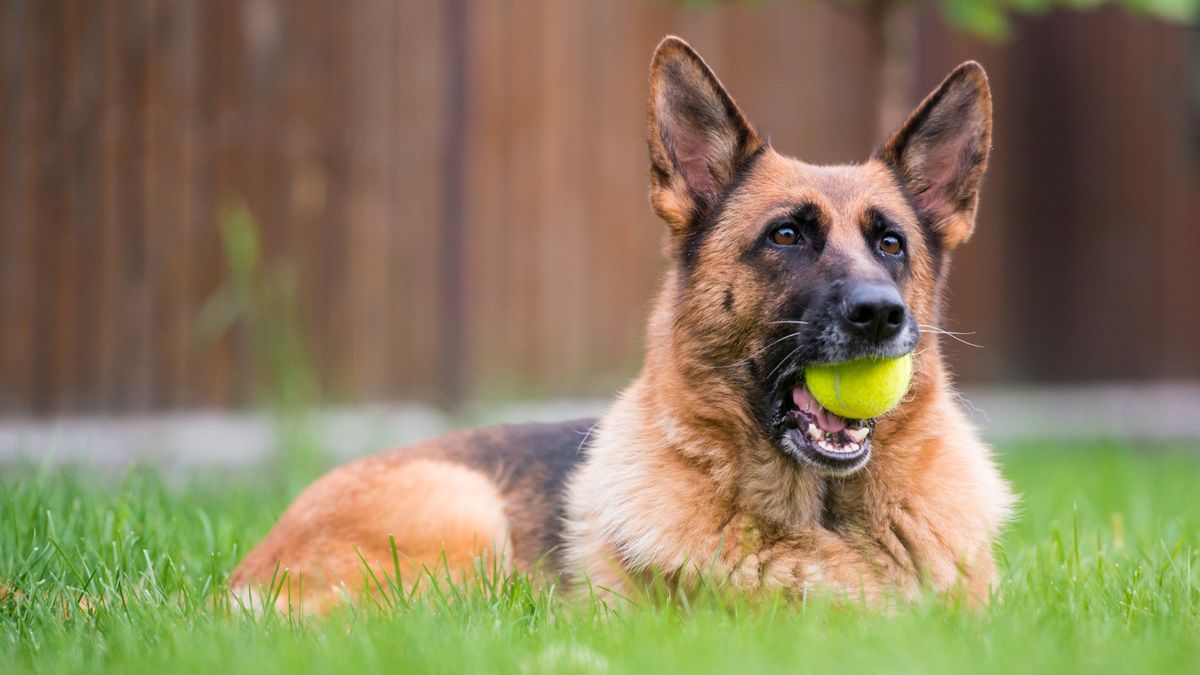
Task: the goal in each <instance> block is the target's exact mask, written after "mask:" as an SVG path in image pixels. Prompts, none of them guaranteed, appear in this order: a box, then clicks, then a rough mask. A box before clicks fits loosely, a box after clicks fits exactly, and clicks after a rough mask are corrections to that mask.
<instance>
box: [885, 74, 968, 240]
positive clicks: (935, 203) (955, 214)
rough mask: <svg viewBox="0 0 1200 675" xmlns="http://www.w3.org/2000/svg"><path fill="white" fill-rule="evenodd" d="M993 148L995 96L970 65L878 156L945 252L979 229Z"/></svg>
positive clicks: (933, 96) (935, 93) (925, 104)
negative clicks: (984, 183) (981, 195)
mask: <svg viewBox="0 0 1200 675" xmlns="http://www.w3.org/2000/svg"><path fill="white" fill-rule="evenodd" d="M991 147H992V94H991V91H990V90H989V89H988V81H987V74H986V73H985V72H984V71H983V67H982V66H980V65H979V64H978V63H975V62H974V61H968V62H966V63H964V64H962V65H961V66H959V67H958V68H955V69H954V72H952V73H950V75H949V77H947V78H946V79H945V81H943V82H942V84H941V85H940V86H939V87H938V88H937V89H935V90H934V91H933V93H931V94H930V95H929V96H928V97H926V99H925V100H924V101H922V102H921V105H919V106H917V109H916V110H914V111H913V113H912V115H910V116H909V118H908V121H906V122H905V123H904V125H903V126H902V127H900V130H899V131H897V132H896V133H895V134H893V135H892V137H891V138H890V139H888V141H887V143H885V144H884V145H883V148H882V149H881V150H880V151H879V152H878V153H877V155H876V156H877V157H878V158H879V159H880V160H882V161H883V162H884V163H886V164H888V165H889V166H891V167H892V168H893V169H894V170H895V171H896V174H897V176H898V177H899V179H900V181H901V182H902V183H903V184H904V186H905V187H906V188H907V189H908V192H909V194H910V195H912V199H913V203H914V206H915V207H916V209H917V211H918V212H919V215H920V216H921V218H922V219H924V220H925V221H926V222H928V223H929V224H930V225H931V227H932V228H933V229H934V231H935V232H936V233H937V234H938V235H940V237H941V239H942V245H943V246H944V247H945V248H946V249H952V248H954V247H955V246H957V245H959V244H961V243H962V242H964V241H966V240H967V238H968V237H970V236H971V232H972V230H974V229H975V208H976V205H977V204H978V202H979V185H980V183H981V181H982V179H983V172H984V170H985V169H986V168H987V160H988V153H989V152H990V151H991Z"/></svg>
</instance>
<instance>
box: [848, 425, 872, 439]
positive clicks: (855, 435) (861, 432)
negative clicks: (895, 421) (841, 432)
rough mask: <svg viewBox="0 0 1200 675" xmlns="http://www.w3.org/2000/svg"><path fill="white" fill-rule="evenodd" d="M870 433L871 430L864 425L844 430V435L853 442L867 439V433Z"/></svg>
mask: <svg viewBox="0 0 1200 675" xmlns="http://www.w3.org/2000/svg"><path fill="white" fill-rule="evenodd" d="M870 433H871V430H870V429H868V428H866V427H859V428H857V429H847V430H846V435H847V436H849V437H850V438H851V439H853V440H854V442H855V443H862V442H863V441H865V440H867V434H870Z"/></svg>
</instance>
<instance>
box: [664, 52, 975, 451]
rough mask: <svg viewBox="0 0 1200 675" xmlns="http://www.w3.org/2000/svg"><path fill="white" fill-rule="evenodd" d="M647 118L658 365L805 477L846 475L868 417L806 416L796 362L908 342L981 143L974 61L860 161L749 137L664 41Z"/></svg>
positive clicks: (863, 443)
mask: <svg viewBox="0 0 1200 675" xmlns="http://www.w3.org/2000/svg"><path fill="white" fill-rule="evenodd" d="M648 121H649V129H648V131H649V144H650V170H651V201H652V203H653V205H654V208H655V210H656V211H657V213H658V214H659V215H660V216H661V217H662V218H663V219H664V220H665V221H666V222H667V224H668V225H669V226H670V230H671V231H670V238H669V251H670V256H671V262H672V266H671V272H670V275H669V280H668V286H667V289H666V291H665V293H667V294H668V295H669V296H670V297H669V303H670V305H671V307H673V311H671V312H670V325H669V326H664V327H662V329H661V332H662V333H664V338H666V340H667V341H668V342H669V350H670V358H671V359H673V360H674V361H675V363H676V364H677V365H678V370H679V371H680V372H682V373H683V374H684V377H685V381H686V382H687V386H688V387H694V388H695V389H696V392H695V393H696V396H695V398H696V400H698V401H704V402H706V403H711V406H706V407H708V408H709V409H711V410H713V411H716V412H713V413H711V414H713V415H715V416H720V415H725V416H726V417H733V418H738V419H739V420H740V421H741V423H742V426H744V427H749V429H748V430H749V431H751V432H752V433H756V434H759V435H761V436H762V437H765V438H767V439H769V440H770V441H771V442H772V443H774V444H775V445H776V446H777V447H778V448H779V449H780V450H781V451H782V452H784V453H786V454H788V455H790V456H792V457H793V458H795V459H796V460H797V461H800V462H803V463H805V464H808V465H811V466H813V467H815V468H816V469H818V470H820V471H822V472H825V473H831V474H847V473H850V472H853V471H856V470H858V469H859V468H861V467H862V466H864V465H865V464H866V462H867V461H868V459H869V457H870V452H871V440H872V434H873V431H874V428H875V421H874V420H847V419H842V418H840V417H838V416H836V415H834V414H832V413H830V412H828V411H826V410H824V409H823V408H822V407H821V406H820V404H818V403H817V402H816V400H815V399H814V398H813V397H812V396H811V395H810V394H809V393H808V392H807V390H806V389H805V386H804V381H803V378H804V371H805V368H806V367H807V366H809V365H811V364H816V363H835V362H840V361H847V360H851V359H857V358H861V357H867V356H875V357H897V356H901V355H904V354H907V353H910V352H913V351H914V350H915V349H916V347H917V344H918V341H919V339H920V335H921V329H922V328H923V327H930V326H931V325H933V324H934V323H935V322H936V318H937V317H936V315H937V309H938V294H939V286H940V283H941V278H942V275H943V274H944V271H945V269H946V260H947V256H948V255H949V253H950V252H951V251H952V250H953V249H954V248H955V247H956V246H958V245H959V244H961V243H962V242H963V241H965V240H966V239H967V238H968V237H969V236H970V234H971V231H972V229H973V227H974V221H975V210H976V204H977V195H978V189H979V185H980V181H981V178H982V176H983V172H984V168H985V166H986V164H987V156H988V151H989V148H990V143H991V141H990V138H991V97H990V93H989V90H988V85H987V77H986V75H985V74H984V72H983V69H982V68H981V67H980V66H979V65H978V64H976V63H965V64H963V65H961V66H959V67H958V68H957V69H956V70H955V71H954V72H952V73H951V74H950V76H949V77H947V78H946V80H945V81H944V82H943V83H942V84H941V85H940V86H939V87H938V88H937V89H936V90H935V91H934V92H933V93H932V94H930V95H929V97H928V98H926V99H925V100H924V101H923V102H922V103H921V104H920V105H919V106H918V107H917V109H916V110H915V111H914V112H913V113H912V115H911V116H910V117H909V118H908V120H907V121H906V122H905V123H904V124H903V125H902V126H901V128H900V129H899V131H897V132H896V133H895V134H894V135H892V137H891V138H890V139H888V140H887V142H886V143H884V145H883V146H882V148H881V149H879V150H878V151H877V152H876V153H875V154H874V156H872V157H871V158H870V159H869V160H868V161H867V162H865V163H863V164H857V165H849V166H814V165H810V164H805V163H804V162H801V161H798V160H795V159H792V158H790V157H785V156H783V155H781V154H779V153H777V152H776V151H775V150H774V149H772V148H771V147H770V146H769V145H767V144H766V143H765V142H764V141H763V140H762V138H760V137H759V135H758V134H757V133H756V132H755V131H754V129H753V127H752V126H751V125H750V123H749V121H748V120H747V119H746V117H745V116H744V115H743V114H742V113H741V111H740V110H738V108H737V106H736V105H735V104H734V102H733V99H732V98H731V97H730V96H729V94H728V93H727V92H726V91H725V89H724V88H723V87H722V86H721V83H720V82H719V81H718V80H717V78H716V76H715V75H714V74H713V72H712V71H711V70H710V69H709V68H708V66H707V65H706V64H705V63H704V61H703V60H702V59H701V58H700V57H699V55H697V54H696V53H695V52H694V51H693V50H692V49H691V48H690V47H689V46H688V45H687V44H686V43H684V42H683V41H682V40H679V39H678V38H667V39H666V40H664V41H663V42H662V44H661V45H659V48H658V51H657V52H656V53H655V56H654V61H653V65H652V67H651V74H650V97H649V115H648ZM668 336H669V337H668ZM916 364H917V365H916V367H917V369H918V371H919V370H920V368H921V364H922V358H921V354H920V353H918V355H917V359H916ZM710 392H711V393H710ZM731 397H732V398H734V399H735V400H737V401H738V402H739V404H738V406H737V408H738V410H737V411H736V412H734V413H732V414H730V413H729V406H728V405H723V404H722V403H723V402H725V401H728V400H729V399H730V398H731ZM698 414H700V415H703V414H706V413H703V412H699V413H698ZM725 421H728V420H725Z"/></svg>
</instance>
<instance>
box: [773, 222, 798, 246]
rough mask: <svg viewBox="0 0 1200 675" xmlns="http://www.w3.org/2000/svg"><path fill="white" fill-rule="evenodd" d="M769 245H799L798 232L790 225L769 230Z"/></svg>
mask: <svg viewBox="0 0 1200 675" xmlns="http://www.w3.org/2000/svg"><path fill="white" fill-rule="evenodd" d="M771 243H772V244H775V245H777V246H795V245H796V244H799V243H800V231H799V230H797V229H796V228H795V227H792V226H791V225H780V226H779V227H777V228H775V229H774V230H771Z"/></svg>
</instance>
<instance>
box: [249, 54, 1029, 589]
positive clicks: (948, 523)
mask: <svg viewBox="0 0 1200 675" xmlns="http://www.w3.org/2000/svg"><path fill="white" fill-rule="evenodd" d="M930 120H933V121H935V122H936V123H937V124H935V125H933V126H930V125H929V122H930ZM990 128H991V100H990V95H989V94H988V93H987V82H986V77H985V76H984V75H983V71H982V69H981V68H979V66H978V65H976V64H965V65H964V66H961V67H960V68H959V69H958V70H956V71H955V72H954V73H952V74H951V76H950V77H949V78H947V80H946V82H944V83H943V84H942V86H941V87H939V89H938V90H937V91H936V92H935V93H934V94H932V95H931V96H930V97H929V98H928V99H926V100H925V101H924V102H923V103H922V104H921V106H919V107H918V109H917V110H916V111H915V112H914V113H913V116H912V117H911V118H910V119H909V121H908V122H906V124H905V125H904V127H902V128H901V130H900V131H898V132H897V133H896V134H895V135H894V136H893V137H892V138H891V139H889V140H888V142H887V143H886V144H885V145H884V146H883V149H882V150H881V151H880V152H879V153H878V155H877V156H876V157H874V158H872V159H870V160H869V161H867V162H865V163H863V164H859V165H849V166H833V167H823V166H813V165H809V164H805V163H803V162H800V161H798V160H795V159H792V158H789V157H785V156H783V155H781V154H779V153H777V152H776V151H775V150H774V149H772V148H770V147H767V146H766V145H765V144H764V143H763V142H762V140H761V139H760V137H759V136H758V134H757V133H755V132H754V130H753V129H752V128H751V127H750V125H749V122H748V121H747V120H746V118H745V116H744V115H742V113H741V112H740V111H738V109H737V107H736V106H735V105H734V103H733V100H732V98H731V97H729V95H728V94H727V93H725V90H724V88H723V87H722V86H721V85H720V83H719V81H717V79H716V77H715V75H713V74H712V71H711V70H710V69H709V68H708V67H707V66H706V65H705V64H704V62H703V61H702V60H700V58H699V56H697V55H696V54H695V53H694V52H693V51H692V50H691V49H690V48H689V47H688V46H687V45H686V44H684V43H683V42H682V41H680V40H678V39H676V38H668V39H667V40H665V41H664V42H663V44H662V45H660V47H659V50H658V52H657V53H656V56H655V59H654V62H653V64H652V68H651V87H650V99H649V119H648V135H649V136H648V140H649V146H650V153H651V201H652V204H653V205H654V207H655V209H656V211H657V212H658V213H659V214H660V215H661V216H662V217H663V219H664V220H665V221H666V222H667V223H668V225H669V226H670V232H669V236H668V240H667V241H668V246H667V252H668V255H669V256H670V258H671V262H672V265H671V267H670V268H669V271H668V272H667V274H666V277H665V280H664V283H663V286H662V289H661V291H660V293H659V295H658V297H657V299H656V301H655V303H654V308H653V311H652V313H651V317H650V320H649V324H648V327H647V335H646V344H647V346H646V359H645V364H644V366H643V369H642V372H641V374H640V375H639V376H638V377H637V379H636V380H635V381H634V382H633V384H632V385H631V386H630V387H629V388H627V389H626V390H625V391H624V392H623V393H622V394H621V395H620V396H619V398H618V399H617V401H616V402H615V403H614V404H613V406H612V407H611V409H610V410H609V411H608V412H607V414H606V415H605V416H604V417H603V419H602V420H600V422H599V423H598V424H597V425H595V428H594V429H592V428H587V427H584V428H585V429H586V433H583V434H581V435H577V434H579V430H578V429H575V430H574V431H570V430H563V429H558V430H549V429H542V430H534V431H527V432H526V431H521V430H520V429H519V428H513V429H511V430H485V431H480V432H467V433H460V434H457V435H452V436H448V437H445V438H443V439H439V440H436V441H433V442H430V443H426V444H423V445H418V446H415V447H413V448H409V449H405V450H400V451H394V452H393V453H389V454H387V455H381V456H380V457H377V458H372V459H368V460H364V461H362V462H358V463H355V464H351V465H349V466H347V467H343V468H341V469H338V470H336V471H334V472H333V473H331V474H330V475H328V476H326V477H325V478H323V479H321V480H320V481H318V482H317V483H316V484H315V485H314V486H312V487H311V488H309V490H308V491H306V492H305V493H304V494H302V495H301V496H300V497H299V498H298V499H297V500H296V502H295V504H293V505H292V506H291V507H290V508H289V509H288V511H287V513H285V514H284V516H283V518H282V520H281V522H280V524H279V525H278V526H276V528H275V530H273V531H272V533H271V534H270V536H268V538H267V539H266V540H265V541H264V542H263V543H262V544H261V545H260V546H259V547H258V548H257V549H256V550H255V551H254V552H253V553H252V554H251V555H250V556H249V557H248V558H247V559H246V560H245V561H244V562H243V563H242V565H241V566H240V567H239V569H238V571H237V572H236V573H235V575H234V584H235V586H238V587H239V588H240V589H248V588H253V587H254V585H255V584H262V583H264V582H265V581H266V580H268V579H270V577H271V575H272V573H273V570H274V569H275V566H276V564H279V565H282V567H283V568H284V569H287V570H289V571H290V573H291V574H292V576H293V578H294V577H297V576H298V577H302V578H303V579H304V590H303V595H304V596H305V597H306V598H310V599H311V601H314V602H317V603H318V604H319V603H323V602H326V601H327V599H328V598H329V597H331V594H330V590H329V589H331V588H334V587H338V586H341V585H345V586H347V587H352V588H353V589H354V590H356V591H357V590H362V588H363V582H362V578H363V577H362V563H361V560H360V559H359V558H358V555H357V554H356V553H355V548H357V549H358V550H361V551H362V552H363V554H364V556H365V557H366V559H367V560H368V561H369V562H370V564H371V565H372V566H373V568H375V569H378V570H379V571H380V573H381V574H389V573H390V572H391V562H390V561H391V555H390V550H389V548H388V546H387V542H388V539H387V537H388V535H389V534H390V535H394V536H395V539H396V542H397V545H398V547H399V549H400V551H401V554H402V559H403V561H402V571H403V573H404V574H405V576H406V577H408V576H409V575H411V574H412V573H414V572H415V571H417V570H418V569H420V568H421V567H422V566H427V565H432V564H435V563H436V562H437V561H438V559H439V556H440V555H441V553H442V552H443V551H444V553H445V555H446V559H447V561H448V562H449V564H450V567H451V569H453V570H456V571H459V572H461V571H463V570H465V569H466V568H467V567H468V566H469V564H470V561H471V559H472V558H473V557H474V556H478V555H479V554H481V553H487V554H488V555H491V556H501V557H503V558H504V559H505V560H507V561H510V562H512V563H514V564H515V565H516V566H517V567H518V568H520V569H523V570H533V569H534V568H535V567H536V566H537V561H538V560H540V559H542V557H545V556H550V557H552V558H553V559H554V564H553V565H552V567H554V568H555V570H556V571H559V572H562V573H563V574H565V575H566V578H567V579H569V580H572V581H574V582H575V584H576V587H579V586H580V585H582V584H583V583H584V582H585V581H586V583H588V584H590V585H591V586H592V587H593V588H602V589H603V588H606V589H611V590H612V591H615V592H617V593H620V594H625V593H627V592H628V591H630V590H632V588H633V587H635V586H636V585H637V584H638V583H640V580H642V579H644V578H646V576H647V575H649V574H651V573H660V574H663V575H666V576H667V577H669V578H672V579H678V580H685V581H686V580H688V579H691V578H694V577H695V576H696V575H698V574H715V575H716V577H717V580H718V581H722V580H727V581H728V582H730V583H732V584H734V585H736V586H737V587H740V588H745V589H748V590H754V589H761V588H782V589H785V590H788V591H794V592H797V593H801V592H809V591H814V590H825V591H829V592H833V593H839V594H846V595H849V596H853V597H860V596H861V597H865V598H868V599H872V600H878V599H880V598H883V597H885V596H888V595H899V596H900V597H913V596H915V595H916V594H917V593H919V592H921V591H922V590H923V589H931V590H934V591H937V592H951V591H961V592H965V593H966V594H967V596H968V597H969V598H970V599H972V600H973V601H975V602H985V601H986V600H987V598H988V595H989V591H990V590H991V589H992V588H993V587H994V585H995V582H996V570H995V564H994V561H993V554H992V545H993V542H994V540H995V537H996V535H997V532H998V531H999V528H1000V527H1001V526H1002V524H1003V523H1004V521H1005V519H1006V518H1007V517H1008V513H1009V510H1010V507H1011V504H1012V502H1013V497H1012V495H1011V492H1010V490H1009V488H1008V486H1007V484H1006V483H1005V482H1004V480H1003V479H1002V478H1001V477H1000V474H999V473H998V471H997V469H996V467H995V465H994V463H993V461H992V459H991V455H990V452H989V450H988V448H987V447H986V446H985V445H983V443H982V442H981V441H980V440H979V438H978V436H977V434H976V432H975V431H974V430H973V429H972V428H971V426H970V424H969V423H968V422H967V420H966V419H965V417H964V415H963V414H962V412H961V410H960V408H959V406H958V405H957V403H956V402H955V394H954V391H953V389H952V385H951V383H950V379H949V376H948V374H947V372H946V370H945V367H944V366H943V363H942V357H941V351H940V347H939V343H938V336H937V334H936V333H934V332H929V331H922V332H921V337H920V342H919V344H918V346H917V349H916V352H915V355H916V356H915V365H914V369H915V374H914V379H913V384H912V387H911V390H910V392H909V394H908V396H907V398H906V399H905V400H904V401H903V402H902V403H901V404H900V406H899V407H897V408H896V409H895V410H894V411H893V412H891V413H890V414H888V415H887V416H885V417H883V418H880V419H879V420H878V426H877V429H876V431H875V437H874V442H873V444H874V445H873V447H874V448H875V450H874V452H873V455H872V458H871V460H870V462H869V463H868V464H867V465H866V466H865V468H863V469H861V470H859V471H858V472H857V473H853V474H851V475H848V476H836V475H826V474H824V473H821V472H819V471H817V470H814V469H813V468H810V467H809V466H808V465H806V464H803V463H801V462H799V461H797V460H795V459H793V458H792V457H790V456H788V455H786V454H785V453H783V452H781V450H780V448H779V446H778V445H777V443H776V442H775V441H774V440H771V439H770V438H768V437H767V435H765V434H764V432H763V425H762V422H761V419H760V417H761V415H760V416H759V417H756V413H755V409H754V407H753V406H752V404H751V401H750V400H749V399H748V397H747V395H746V391H747V389H748V387H750V386H751V385H753V384H754V381H753V377H752V375H750V374H747V373H746V371H745V370H742V369H735V368H733V366H739V364H742V365H744V364H745V362H746V361H747V360H750V361H752V360H753V356H754V355H756V354H758V353H761V350H762V349H763V348H764V347H765V346H769V344H766V343H767V341H768V340H770V339H772V338H773V337H774V334H772V333H771V332H770V331H768V330H766V328H768V327H769V325H770V323H771V322H770V321H769V319H770V318H772V317H776V316H780V315H782V314H781V313H782V312H785V311H786V309H787V308H786V306H785V304H784V303H785V301H786V299H787V293H785V292H782V291H785V290H787V288H788V284H789V283H792V277H788V276H784V277H778V276H776V277H772V276H771V275H770V274H767V273H765V272H763V269H762V268H759V267H755V266H754V265H755V263H752V262H747V261H746V251H748V250H751V249H752V248H753V245H754V242H755V241H757V240H758V238H760V237H761V236H762V232H763V231H764V227H767V226H768V225H769V224H770V223H771V222H772V221H773V219H775V218H778V217H779V216H780V215H781V211H786V210H787V209H789V208H793V209H794V208H795V205H796V204H797V203H804V204H809V205H812V206H813V207H814V208H816V209H818V210H819V211H820V213H821V214H823V218H825V219H827V220H828V225H827V227H828V230H827V232H825V233H824V236H825V239H824V247H823V249H822V252H821V254H820V258H819V259H817V260H815V261H814V262H813V263H812V265H811V266H810V267H811V269H806V272H809V273H812V274H816V275H826V276H830V277H835V276H837V275H845V274H853V275H855V276H856V278H866V279H876V278H878V279H880V280H885V279H887V278H888V277H887V276H886V275H887V273H886V271H885V269H884V268H883V267H882V266H881V263H880V262H879V261H878V259H877V257H876V256H875V254H874V253H872V252H871V251H872V249H871V248H870V246H869V244H868V242H867V241H866V239H865V237H867V236H868V233H867V232H866V229H865V226H864V224H863V223H864V222H865V221H866V220H867V219H868V218H869V217H871V214H872V213H882V214H883V215H884V216H886V218H887V219H888V221H889V222H890V223H891V227H893V228H894V229H895V230H897V231H899V232H900V233H901V234H903V236H904V237H905V240H906V242H907V252H906V255H907V260H908V262H907V267H906V276H905V277H904V281H903V284H902V286H901V287H900V292H901V293H902V295H903V300H904V302H905V303H906V305H907V308H908V311H909V313H911V315H913V316H915V318H916V320H917V321H918V322H919V323H920V324H921V325H926V326H927V325H937V324H938V323H939V320H940V313H941V307H940V297H941V290H942V289H941V284H942V282H943V279H944V278H945V267H946V262H945V259H946V257H947V256H948V255H949V253H950V252H951V251H953V249H954V248H955V247H956V246H958V245H959V244H961V243H962V242H963V241H965V240H966V239H967V238H968V236H969V235H970V233H971V229H972V228H973V227H974V216H975V210H976V208H977V204H978V197H977V193H978V186H979V182H980V179H981V177H982V174H983V171H984V168H985V167H986V160H987V151H988V149H989V144H990ZM751 167H752V170H750V169H751ZM739 180H740V181H741V182H740V183H737V184H736V189H734V188H732V187H730V186H731V185H734V183H735V182H737V181H739ZM722 200H724V201H722ZM718 206H720V207H721V208H720V209H718ZM918 208H919V209H920V213H922V214H924V216H923V217H924V218H925V220H924V221H922V220H921V217H919V216H918V211H917V209H918ZM704 217H710V218H711V219H712V222H709V223H708V224H707V225H706V227H707V228H708V229H707V230H706V232H704V233H703V235H704V236H703V242H702V245H698V244H697V242H698V241H701V239H700V235H699V234H698V233H697V231H696V230H695V228H697V227H700V225H698V224H697V223H698V222H699V221H701V220H703V218H704ZM929 237H933V239H929ZM935 248H936V249H938V250H934V249H935ZM939 261H940V262H939ZM589 426H590V425H589ZM585 452H586V454H584V453H585ZM575 462H578V464H575ZM568 465H569V466H570V468H569V469H568V468H566V467H567V466H568ZM564 481H565V487H561V485H562V483H563V482H564ZM559 527H561V528H562V532H561V536H558V534H557V532H558V529H559ZM551 535H555V536H551ZM556 541H557V542H559V543H558V544H555V543H554V542H556ZM289 588H290V587H289ZM297 592H299V589H297Z"/></svg>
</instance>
